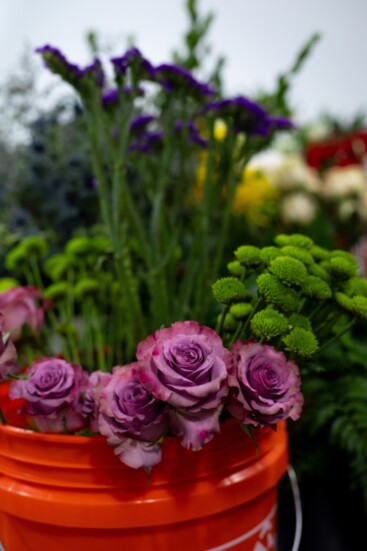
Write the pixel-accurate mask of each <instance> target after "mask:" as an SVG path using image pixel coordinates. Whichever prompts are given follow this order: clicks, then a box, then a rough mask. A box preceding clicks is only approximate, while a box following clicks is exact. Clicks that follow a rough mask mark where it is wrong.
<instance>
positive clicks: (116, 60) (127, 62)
mask: <svg viewBox="0 0 367 551" xmlns="http://www.w3.org/2000/svg"><path fill="white" fill-rule="evenodd" d="M111 63H112V64H113V66H114V68H115V72H116V74H117V75H121V76H122V77H125V76H126V74H127V71H128V69H129V68H134V69H136V71H137V77H138V79H139V80H140V79H142V78H143V79H151V78H152V77H153V75H154V68H153V65H152V64H151V63H150V61H148V60H147V59H146V58H145V57H143V55H142V54H141V52H140V50H138V48H130V49H129V50H127V51H126V52H125V53H124V54H123V55H122V56H120V57H113V58H111Z"/></svg>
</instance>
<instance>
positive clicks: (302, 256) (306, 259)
mask: <svg viewBox="0 0 367 551" xmlns="http://www.w3.org/2000/svg"><path fill="white" fill-rule="evenodd" d="M280 251H281V253H282V254H284V255H285V256H291V257H292V258H296V259H297V260H299V261H300V262H302V263H303V264H305V265H306V266H311V265H312V264H314V262H315V261H314V259H313V257H312V255H311V254H310V253H309V252H308V251H306V250H305V249H301V248H300V247H294V246H292V245H286V246H285V247H282V248H281V249H280Z"/></svg>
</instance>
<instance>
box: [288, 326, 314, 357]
mask: <svg viewBox="0 0 367 551" xmlns="http://www.w3.org/2000/svg"><path fill="white" fill-rule="evenodd" d="M282 342H283V343H284V346H285V349H286V350H288V351H289V352H292V353H293V354H297V355H298V356H303V357H307V356H312V354H314V353H315V352H316V351H317V349H318V347H319V344H318V342H317V339H316V336H315V334H314V333H313V332H312V331H310V330H307V329H303V328H302V327H295V328H294V329H292V330H291V331H290V332H289V333H288V335H286V336H285V337H283V339H282Z"/></svg>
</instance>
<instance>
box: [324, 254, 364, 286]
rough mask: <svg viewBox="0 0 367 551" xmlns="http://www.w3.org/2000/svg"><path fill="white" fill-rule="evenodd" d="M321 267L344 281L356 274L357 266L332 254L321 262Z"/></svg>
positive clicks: (335, 277)
mask: <svg viewBox="0 0 367 551" xmlns="http://www.w3.org/2000/svg"><path fill="white" fill-rule="evenodd" d="M322 267H323V268H325V269H326V270H327V271H328V272H329V274H330V275H331V276H332V277H333V278H334V279H336V280H338V281H346V280H347V279H350V278H351V277H356V276H357V275H358V270H357V267H356V266H355V265H354V264H352V263H351V262H349V261H348V260H346V259H345V258H342V257H341V256H334V257H333V258H330V259H329V260H327V261H326V262H322Z"/></svg>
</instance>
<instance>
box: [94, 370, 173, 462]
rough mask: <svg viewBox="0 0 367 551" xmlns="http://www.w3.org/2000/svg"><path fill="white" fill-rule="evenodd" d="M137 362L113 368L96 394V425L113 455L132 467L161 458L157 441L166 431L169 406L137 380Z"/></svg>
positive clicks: (157, 460)
mask: <svg viewBox="0 0 367 551" xmlns="http://www.w3.org/2000/svg"><path fill="white" fill-rule="evenodd" d="M137 371H138V365H137V364H136V363H135V364H130V365H126V366H123V367H115V368H114V369H113V373H112V376H111V378H110V379H109V381H108V382H107V384H106V385H105V386H104V387H103V389H102V391H101V392H100V395H99V402H98V407H99V415H98V426H99V430H100V432H101V434H103V435H104V436H105V437H106V438H107V441H108V443H109V444H110V445H112V446H114V447H115V450H114V451H115V453H116V455H117V456H118V457H119V458H120V459H121V461H122V462H123V463H125V464H126V465H128V466H129V467H133V468H135V469H137V468H139V467H145V468H150V467H152V466H153V465H156V464H157V463H159V462H160V461H161V457H162V449H161V446H160V445H159V444H158V443H157V440H159V439H160V438H161V437H162V436H163V435H164V433H165V432H166V430H167V425H168V416H167V410H168V406H167V404H165V403H164V402H162V401H160V400H157V399H156V398H155V397H154V396H153V395H152V394H151V393H150V392H149V391H148V390H147V389H146V388H145V387H144V386H143V385H142V384H141V382H140V380H139V377H138V375H137Z"/></svg>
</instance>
